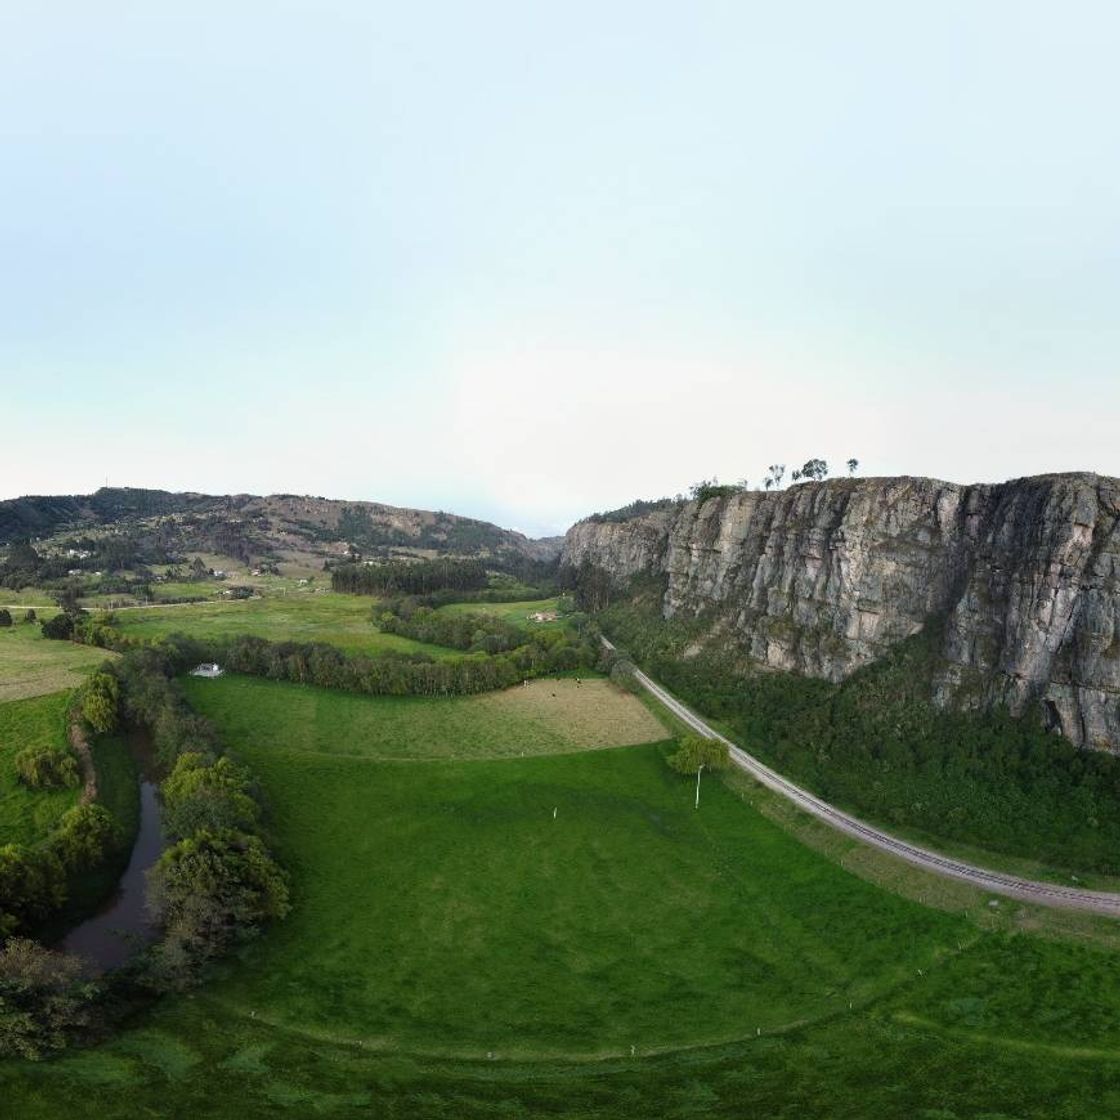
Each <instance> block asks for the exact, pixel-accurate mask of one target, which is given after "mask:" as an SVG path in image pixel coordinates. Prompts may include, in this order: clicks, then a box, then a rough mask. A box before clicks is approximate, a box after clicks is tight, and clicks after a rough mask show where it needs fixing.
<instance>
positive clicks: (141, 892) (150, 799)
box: [59, 757, 163, 973]
mask: <svg viewBox="0 0 1120 1120" xmlns="http://www.w3.org/2000/svg"><path fill="white" fill-rule="evenodd" d="M139 762H140V767H141V779H140V825H139V828H138V829H137V832H136V842H135V843H134V844H133V846H132V855H131V856H130V857H129V860H128V866H127V867H126V868H125V870H124V874H123V875H121V878H120V881H119V882H118V884H117V887H116V890H115V891H114V892H113V894H112V895H110V897H109V898H107V899H106V900H105V902H104V903H103V904H102V906H101V908H100V909H99V910H98V912H97V913H96V914H94V916H93V917H92V918H89V919H87V920H86V921H84V922H82V923H81V925H77V926H75V927H74V928H73V929H72V930H71V931H70V932H69V933H68V934H67V935H66V936H65V937H64V938H63V940H62V942H61V944H60V945H59V948H60V949H62V950H64V951H65V952H67V953H74V954H76V955H77V956H79V957H81V958H83V960H85V961H86V963H87V965H88V966H89V968H90V970H91V971H92V972H95V973H101V972H108V971H110V970H111V969H114V968H119V967H120V966H121V965H122V964H124V963H125V962H126V961H127V960H128V959H129V957H131V956H132V955H133V954H134V953H136V951H137V950H138V949H139V948H141V947H142V946H143V945H146V944H147V943H148V942H150V941H152V940H153V939H154V938H155V935H156V930H155V928H154V927H153V925H152V923H151V922H150V921H149V920H148V913H147V910H146V908H145V901H146V894H147V892H146V879H145V873H146V872H147V870H148V868H150V867H151V866H152V864H154V863H155V862H156V860H157V859H159V856H160V853H161V852H162V851H163V830H162V828H161V817H162V806H161V805H160V801H159V794H158V792H157V790H156V783H155V781H154V780H152V779H153V778H154V774H150V773H146V772H145V771H146V770H147V769H148V763H147V759H145V758H144V757H141V758H140V759H139Z"/></svg>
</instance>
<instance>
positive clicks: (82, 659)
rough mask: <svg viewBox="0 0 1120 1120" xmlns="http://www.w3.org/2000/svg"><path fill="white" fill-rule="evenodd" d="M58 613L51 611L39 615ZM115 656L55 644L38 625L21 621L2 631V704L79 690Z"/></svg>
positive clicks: (65, 643) (69, 643)
mask: <svg viewBox="0 0 1120 1120" xmlns="http://www.w3.org/2000/svg"><path fill="white" fill-rule="evenodd" d="M55 613H56V612H55V611H54V610H53V609H48V610H46V611H40V612H39V615H40V617H47V616H49V615H51V614H55ZM18 617H19V616H18V615H17V618H18ZM112 656H114V655H113V654H111V653H106V651H105V650H103V649H94V648H92V647H90V646H79V645H75V644H74V643H72V642H57V641H51V640H50V639H48V638H44V637H43V634H42V631H41V630H40V629H39V627H38V626H37V625H35V624H30V625H28V624H25V623H24V622H23V621H22V620H20V621H17V622H16V624H15V625H14V626H11V627H8V628H6V629H3V630H0V703H2V702H3V701H5V700H19V699H21V698H25V697H29V696H44V695H46V694H48V693H52V692H59V691H61V690H62V689H69V688H75V687H77V686H78V685H79V684H81V683H82V681H83V680H84V679H85V677H86V675H87V674H88V673H89V672H90V671H91V670H92V669H94V668H96V667H97V666H98V665H100V664H101V662H103V661H104V660H105V659H106V658H107V657H112Z"/></svg>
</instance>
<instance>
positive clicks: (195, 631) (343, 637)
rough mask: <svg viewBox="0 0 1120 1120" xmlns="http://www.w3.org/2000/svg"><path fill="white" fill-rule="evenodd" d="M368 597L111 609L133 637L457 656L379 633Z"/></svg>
mask: <svg viewBox="0 0 1120 1120" xmlns="http://www.w3.org/2000/svg"><path fill="white" fill-rule="evenodd" d="M371 605H372V601H371V600H370V599H368V598H365V597H361V596H355V595H335V594H334V593H332V592H330V591H321V592H314V591H293V592H290V593H284V594H277V595H273V596H270V597H267V598H262V599H246V600H242V601H239V602H207V603H183V604H178V605H170V606H161V607H135V608H130V609H127V610H120V611H117V612H115V615H114V617H115V618H116V624H117V626H118V627H119V628H120V629H121V630H122V631H123V632H124V633H125V634H129V635H132V636H134V637H139V638H156V637H159V636H161V635H163V634H171V633H175V632H178V633H182V634H189V635H191V636H194V637H198V638H231V637H235V636H237V635H239V634H254V635H256V636H258V637H261V638H269V639H271V640H273V641H292V642H330V644H331V645H335V646H338V647H339V648H341V649H345V650H349V651H350V652H354V653H370V654H377V653H386V652H398V653H416V652H421V653H427V654H429V655H430V656H432V657H454V656H459V655H458V653H457V652H456V651H455V650H448V649H444V648H443V647H441V646H429V645H425V644H424V643H422V642H414V641H412V640H411V639H409V638H402V637H398V636H397V635H395V634H382V633H380V632H379V631H378V630H377V629H376V628H375V627H374V626H373V624H372V623H371V622H370V607H371Z"/></svg>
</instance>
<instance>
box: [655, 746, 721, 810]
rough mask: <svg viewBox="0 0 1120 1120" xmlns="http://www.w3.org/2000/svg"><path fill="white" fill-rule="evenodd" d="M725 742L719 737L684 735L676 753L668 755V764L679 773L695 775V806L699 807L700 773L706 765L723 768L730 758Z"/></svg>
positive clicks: (712, 767) (713, 768) (709, 767)
mask: <svg viewBox="0 0 1120 1120" xmlns="http://www.w3.org/2000/svg"><path fill="white" fill-rule="evenodd" d="M729 756H730V752H729V750H728V748H727V744H726V743H724V742H721V741H720V740H719V739H707V738H705V737H704V736H702V735H686V736H685V737H684V738H683V739H681V740H680V741H679V745H678V747H677V750H676V753H675V754H671V755H670V756H669V759H668V761H669V765H670V766H671V767H672V768H673V769H674V770H676V771H677V772H678V773H679V774H695V775H696V808H697V809H699V808H700V773H701V771H702V770H703V769H704V767H705V766H706V767H707V768H708V769H709V770H723V769H725V768H726V766H727V765H728V762H729V760H730V757H729Z"/></svg>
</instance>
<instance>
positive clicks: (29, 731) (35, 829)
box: [0, 631, 81, 846]
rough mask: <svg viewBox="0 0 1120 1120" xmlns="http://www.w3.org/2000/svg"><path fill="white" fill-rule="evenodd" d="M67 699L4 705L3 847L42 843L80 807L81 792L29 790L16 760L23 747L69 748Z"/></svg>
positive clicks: (0, 716)
mask: <svg viewBox="0 0 1120 1120" xmlns="http://www.w3.org/2000/svg"><path fill="white" fill-rule="evenodd" d="M2 637H3V631H0V639H2ZM68 700H69V696H68V694H67V693H65V692H56V693H54V694H53V695H50V696H37V697H34V698H33V699H28V700H11V701H8V702H6V703H0V846H2V845H4V844H36V843H38V842H39V841H40V840H43V839H44V838H45V837H46V835H47V833H49V832H50V830H51V829H52V828H53V827H54V824H55V822H56V821H57V820H58V818H59V817H61V816H62V814H63V813H65V812H66V810H67V809H70V808H73V806H75V805H76V804H77V803H78V797H79V795H80V793H81V791H80V789H77V788H75V789H60V790H32V789H28V788H27V787H26V786H25V785H23V784H22V783H21V782H20V781H19V780H18V778H17V777H16V767H15V756H16V755H17V754H18V753H19V752H20V751H21V750H23V748H24V747H30V746H48V747H55V748H58V749H59V750H62V749H64V748H65V747H66V743H67V740H66V706H67V702H68Z"/></svg>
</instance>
